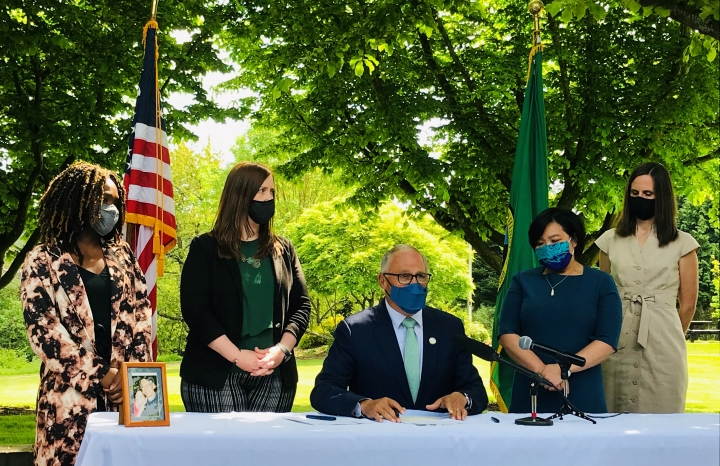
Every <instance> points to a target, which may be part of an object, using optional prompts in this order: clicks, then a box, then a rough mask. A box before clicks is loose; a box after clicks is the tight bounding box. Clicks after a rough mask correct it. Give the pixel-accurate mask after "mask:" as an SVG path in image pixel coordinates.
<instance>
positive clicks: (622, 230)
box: [615, 162, 678, 247]
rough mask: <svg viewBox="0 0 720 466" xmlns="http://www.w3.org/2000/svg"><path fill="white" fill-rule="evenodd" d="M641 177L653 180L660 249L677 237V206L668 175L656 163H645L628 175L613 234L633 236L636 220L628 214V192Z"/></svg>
mask: <svg viewBox="0 0 720 466" xmlns="http://www.w3.org/2000/svg"><path fill="white" fill-rule="evenodd" d="M642 175H649V176H650V177H651V178H652V180H653V191H654V192H655V234H656V235H657V238H658V243H659V244H660V247H663V246H666V245H668V244H669V243H672V242H673V241H675V240H676V239H677V237H678V229H677V223H676V222H675V217H676V216H677V204H676V202H675V193H674V192H673V186H672V181H671V180H670V173H668V171H667V169H666V168H665V167H663V166H662V165H661V164H659V163H657V162H647V163H644V164H642V165H640V166H639V167H637V168H636V169H635V170H633V172H632V173H631V174H630V179H629V180H628V182H627V186H625V202H624V203H623V209H622V216H621V217H620V222H619V223H618V226H617V228H616V229H615V232H616V233H617V234H618V236H621V237H623V238H625V237H627V236H633V235H635V230H636V228H637V218H636V217H635V216H634V215H633V214H632V212H630V202H629V199H630V190H631V187H632V183H633V181H635V178H637V177H638V176H642Z"/></svg>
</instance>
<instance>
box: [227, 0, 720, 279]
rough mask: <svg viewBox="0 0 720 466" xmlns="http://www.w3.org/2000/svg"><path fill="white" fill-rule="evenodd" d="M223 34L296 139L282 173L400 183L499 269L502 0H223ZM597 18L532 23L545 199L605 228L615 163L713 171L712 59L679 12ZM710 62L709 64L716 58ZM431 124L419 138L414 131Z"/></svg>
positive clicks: (710, 175)
mask: <svg viewBox="0 0 720 466" xmlns="http://www.w3.org/2000/svg"><path fill="white" fill-rule="evenodd" d="M238 5H240V6H239V7H238V11H237V15H236V17H235V21H232V22H229V23H228V28H227V33H226V34H225V35H224V36H223V45H224V46H227V47H228V48H229V49H230V50H231V51H232V57H233V58H234V60H235V61H236V62H237V63H238V64H239V66H240V67H241V69H242V73H240V74H239V75H238V76H237V77H236V78H235V79H234V80H232V81H231V82H230V83H228V86H235V87H243V88H249V89H251V90H253V91H254V92H255V93H256V95H257V99H251V100H252V101H253V102H252V105H254V107H252V108H253V110H254V113H253V118H254V121H256V122H258V123H259V124H262V125H263V126H266V127H272V128H275V129H276V130H277V131H278V132H279V134H278V137H277V138H276V139H275V140H274V142H273V143H274V145H276V146H278V147H280V148H283V149H284V150H286V151H288V152H291V153H293V154H294V157H293V158H292V160H291V161H290V162H289V163H287V164H286V165H285V166H284V171H285V172H286V173H289V174H296V173H302V172H305V171H307V170H308V169H311V168H313V169H314V168H315V167H319V168H321V169H322V170H325V171H332V170H339V171H340V173H341V176H342V177H343V179H344V180H345V181H346V182H348V183H352V184H354V185H357V186H358V189H357V190H356V191H355V194H354V196H353V198H352V200H353V201H355V202H360V203H362V204H364V205H369V206H374V207H377V206H379V205H380V204H381V203H382V201H383V200H387V199H393V198H397V199H399V200H401V201H403V202H407V203H409V205H410V208H411V209H413V210H414V211H417V212H424V213H428V214H430V215H432V216H433V217H434V218H435V220H436V221H437V222H438V224H440V225H441V226H443V227H444V228H445V229H447V230H448V231H459V232H461V234H462V235H463V237H464V238H465V240H466V241H468V242H469V243H470V244H471V245H472V247H473V248H474V250H475V251H476V252H477V253H478V256H479V257H480V258H481V259H482V260H483V261H484V262H486V263H487V264H488V265H489V266H491V267H492V268H493V269H495V270H499V268H500V262H501V261H500V256H499V255H498V254H497V253H496V251H497V249H496V246H497V245H501V244H502V243H503V239H504V236H503V234H502V231H503V228H504V223H505V215H506V206H507V199H508V189H509V186H510V179H509V177H510V173H511V170H512V160H513V154H514V149H515V145H516V141H517V125H518V121H519V116H520V108H521V104H522V99H523V91H524V86H525V80H526V72H527V54H528V50H529V46H530V44H529V41H530V37H531V29H532V19H531V18H530V16H529V15H528V14H527V12H526V5H525V4H524V3H523V2H515V1H509V0H507V1H506V0H493V1H483V2H476V1H463V0H453V1H450V0H413V1H410V0H408V1H390V0H380V1H374V2H366V1H364V0H357V1H344V2H338V1H330V0H321V1H309V0H297V1H295V2H292V3H287V2H283V1H277V0H270V1H264V2H257V1H251V0H246V1H241V2H238ZM603 11H605V13H606V14H605V16H604V18H603V19H602V21H597V20H595V19H594V18H593V17H592V15H587V16H585V17H583V18H581V19H578V20H574V21H571V22H565V23H564V22H561V20H560V19H559V18H557V19H556V18H553V17H552V16H548V17H547V19H544V20H543V30H544V35H543V39H544V42H545V44H546V49H545V52H544V58H545V76H544V82H545V86H546V93H545V104H546V112H547V125H548V151H549V162H550V177H551V180H550V181H551V184H552V185H554V186H559V187H560V192H559V193H558V195H557V197H556V203H557V204H558V205H559V206H561V207H566V208H575V209H576V210H577V211H579V212H580V213H582V214H583V216H584V217H585V221H586V225H587V226H588V229H589V231H590V233H591V234H590V240H591V241H590V242H589V244H590V248H589V249H588V250H587V251H586V253H585V255H584V256H583V258H582V259H583V261H584V262H585V263H593V262H594V261H595V260H596V258H597V254H598V251H597V248H596V247H594V246H593V245H592V239H594V238H596V237H597V236H598V235H599V234H601V233H602V232H603V231H605V230H606V229H607V228H609V227H610V226H611V225H612V223H613V221H614V220H615V215H614V214H615V212H617V210H618V208H619V206H620V205H621V203H622V188H623V185H624V183H625V177H626V176H627V173H629V171H630V170H632V168H634V167H635V166H636V165H638V164H639V163H640V162H642V161H644V160H660V161H663V163H665V164H666V165H667V166H668V167H669V169H670V170H671V172H672V173H673V175H674V179H675V180H676V184H677V188H678V191H679V192H680V193H685V194H688V193H690V192H691V191H692V192H693V195H694V196H697V197H698V198H699V200H698V199H694V202H695V201H697V202H699V201H701V200H702V199H703V197H704V196H706V195H708V193H709V192H710V191H712V186H713V183H716V182H717V179H718V171H720V170H719V165H718V160H717V156H718V154H720V152H718V151H719V149H718V147H720V135H719V134H718V107H720V100H719V95H718V86H717V83H718V81H719V80H720V75H719V74H718V69H717V66H716V65H714V64H712V63H710V62H708V60H706V59H705V58H704V57H703V58H699V57H692V56H691V57H689V58H688V59H687V61H684V60H683V59H684V57H685V49H686V48H687V46H688V45H689V44H690V42H691V41H692V37H691V36H690V34H689V33H688V32H687V30H686V29H685V28H684V27H682V26H681V25H680V24H678V23H677V22H674V21H672V20H669V19H667V18H663V17H661V16H659V15H649V16H643V14H642V13H640V12H637V13H633V12H631V11H629V10H627V9H624V8H622V7H620V6H613V5H609V6H608V8H607V10H603ZM716 63H717V62H716ZM422 128H426V129H427V128H431V130H430V131H426V132H427V133H429V134H430V136H431V137H430V138H429V140H427V141H426V140H424V139H423V138H421V134H420V133H421V129H422Z"/></svg>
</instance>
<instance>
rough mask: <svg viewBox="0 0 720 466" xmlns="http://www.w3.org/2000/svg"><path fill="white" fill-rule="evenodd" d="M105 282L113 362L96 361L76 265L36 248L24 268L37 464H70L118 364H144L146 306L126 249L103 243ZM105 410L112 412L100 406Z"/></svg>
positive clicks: (87, 308)
mask: <svg viewBox="0 0 720 466" xmlns="http://www.w3.org/2000/svg"><path fill="white" fill-rule="evenodd" d="M103 251H104V255H105V263H106V265H107V268H108V271H109V275H110V281H111V299H110V313H111V316H110V317H111V329H110V330H111V335H112V338H111V344H112V350H111V357H110V361H105V360H104V359H103V358H101V357H99V356H97V355H96V354H95V329H94V324H93V316H92V311H91V309H90V303H89V301H88V298H87V294H86V292H85V287H84V285H83V282H82V279H81V278H80V272H79V271H78V266H77V265H76V264H75V262H74V261H73V259H72V257H71V256H70V254H69V253H63V252H62V251H61V250H60V249H59V248H58V247H55V246H47V245H42V244H41V245H38V246H36V247H35V248H34V249H33V250H32V251H30V252H29V253H28V255H27V256H26V258H25V263H24V265H23V269H22V284H21V291H20V293H21V299H22V304H23V312H24V317H25V325H26V327H27V332H28V337H29V338H30V345H31V347H32V348H33V351H35V353H36V354H37V355H38V356H39V357H40V359H41V361H42V366H41V374H40V388H39V391H38V399H37V434H36V439H35V457H36V459H35V461H36V464H37V465H72V464H74V463H75V457H76V455H77V453H78V451H79V449H80V442H81V441H82V438H83V435H84V433H85V426H86V424H87V418H88V415H89V414H90V413H92V412H93V411H94V410H95V409H96V408H97V398H98V397H99V396H102V397H104V396H105V395H104V392H103V390H102V386H101V384H100V380H102V378H103V377H104V376H105V375H106V374H107V373H108V371H109V370H110V368H111V366H112V367H119V366H120V363H122V362H123V361H150V360H152V356H151V347H150V341H151V340H150V338H151V313H152V312H151V307H150V301H149V300H148V298H147V287H146V285H145V277H144V276H143V274H142V272H141V270H140V267H139V266H138V264H137V261H136V260H135V257H134V256H133V254H132V252H131V251H130V247H129V246H128V244H127V243H125V242H122V241H118V242H108V243H103ZM106 406H107V407H108V409H111V410H115V411H116V410H117V408H118V407H117V406H116V405H113V404H112V403H110V402H109V400H106Z"/></svg>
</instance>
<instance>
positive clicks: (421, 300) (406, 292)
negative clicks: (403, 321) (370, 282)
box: [390, 283, 427, 314]
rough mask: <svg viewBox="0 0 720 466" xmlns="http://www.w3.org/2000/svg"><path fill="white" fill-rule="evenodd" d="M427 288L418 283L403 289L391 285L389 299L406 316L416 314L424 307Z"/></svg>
mask: <svg viewBox="0 0 720 466" xmlns="http://www.w3.org/2000/svg"><path fill="white" fill-rule="evenodd" d="M426 298H427V288H425V287H424V286H422V285H421V284H419V283H411V284H409V285H405V286H403V287H397V286H395V285H391V288H390V299H392V300H393V302H394V303H395V304H397V305H398V306H399V307H400V309H402V310H403V311H404V312H406V313H407V314H416V313H417V312H418V311H420V310H421V309H422V308H424V307H425V299H426Z"/></svg>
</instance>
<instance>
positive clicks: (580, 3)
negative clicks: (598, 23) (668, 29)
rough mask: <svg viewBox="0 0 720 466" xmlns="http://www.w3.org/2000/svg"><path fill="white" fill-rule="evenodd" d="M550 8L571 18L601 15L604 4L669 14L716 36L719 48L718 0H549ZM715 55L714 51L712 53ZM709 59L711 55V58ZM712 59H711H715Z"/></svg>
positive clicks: (601, 16) (637, 10)
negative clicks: (550, 0)
mask: <svg viewBox="0 0 720 466" xmlns="http://www.w3.org/2000/svg"><path fill="white" fill-rule="evenodd" d="M548 3H549V4H550V5H552V7H551V6H549V5H548V10H550V11H551V12H552V14H553V15H555V14H558V13H560V12H562V13H563V19H564V20H567V21H570V20H571V19H572V18H573V16H574V17H575V18H577V19H582V18H583V17H584V16H585V14H587V13H590V14H591V15H593V16H594V17H596V18H598V19H602V18H603V17H604V14H605V5H612V6H624V7H626V8H627V9H629V10H630V11H632V12H635V13H639V12H642V14H643V15H645V16H649V15H651V14H653V13H655V14H657V15H659V16H660V17H664V18H666V17H669V18H670V19H672V20H675V21H677V22H678V23H680V24H682V25H683V26H687V27H688V28H691V29H694V30H696V31H698V33H700V34H702V35H706V36H709V37H711V38H713V39H715V42H714V44H713V47H714V49H715V50H716V51H717V41H718V40H720V1H718V0H679V1H678V0H615V1H613V0H610V1H603V2H600V1H593V0H555V1H553V2H552V3H550V2H548ZM712 57H715V54H713V55H712ZM709 59H710V58H709ZM712 60H713V59H710V61H712Z"/></svg>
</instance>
